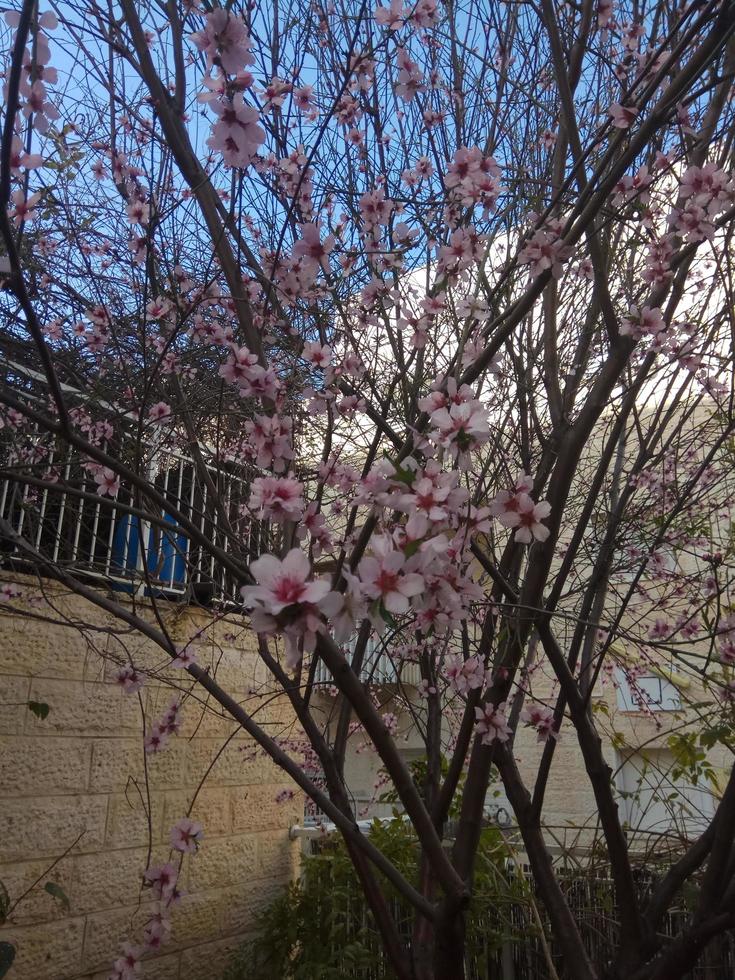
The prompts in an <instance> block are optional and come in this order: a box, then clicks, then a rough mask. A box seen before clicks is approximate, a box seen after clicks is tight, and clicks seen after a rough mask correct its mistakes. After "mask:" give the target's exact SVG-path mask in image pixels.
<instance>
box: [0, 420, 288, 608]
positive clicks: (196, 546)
mask: <svg viewBox="0 0 735 980" xmlns="http://www.w3.org/2000/svg"><path fill="white" fill-rule="evenodd" d="M40 438H41V437H39V440H40ZM126 449H127V450H128V452H129V453H130V452H132V450H131V449H130V447H125V446H121V447H120V450H119V451H120V453H121V454H124V453H125V451H126ZM137 449H138V454H139V456H140V455H141V448H140V447H137ZM20 450H21V452H20V453H19V447H18V446H13V445H10V444H9V443H5V444H2V445H0V464H1V465H0V468H1V469H2V471H3V474H4V475H3V476H2V477H0V519H2V521H3V522H6V523H5V527H6V533H5V534H3V533H2V531H1V530H0V548H2V559H3V564H5V565H6V566H7V565H8V564H9V563H13V565H17V564H19V563H21V564H22V563H30V564H33V563H34V561H33V556H32V554H31V553H30V552H29V551H28V550H27V549H25V548H24V547H23V546H22V545H21V544H19V543H18V542H17V541H15V540H14V538H13V536H12V535H13V534H16V535H18V536H19V537H21V538H23V539H24V540H25V542H27V544H28V545H30V547H31V548H32V549H33V550H34V551H35V552H37V553H38V554H39V555H40V556H41V557H42V558H43V559H44V560H45V561H48V562H50V563H51V564H52V565H58V566H62V567H64V568H69V569H73V570H74V572H75V573H76V574H79V573H82V574H84V575H86V576H91V577H93V578H97V579H103V580H105V581H106V582H107V583H109V585H110V587H111V588H114V589H118V590H122V591H127V592H133V591H136V592H139V594H151V593H156V594H159V593H163V594H171V595H183V594H185V593H187V592H189V593H191V592H192V591H193V592H194V594H195V595H198V596H201V597H204V598H206V599H208V600H209V599H220V600H223V599H224V600H226V599H234V598H236V597H237V593H238V589H239V587H240V585H241V584H242V583H241V582H239V581H236V580H235V577H234V576H233V575H232V574H231V573H230V572H229V571H228V570H227V569H226V568H225V567H224V565H223V564H222V563H221V562H220V561H218V560H217V559H216V557H215V555H214V554H213V553H212V551H211V550H209V549H208V548H207V547H205V546H204V545H202V544H200V543H198V542H197V541H196V536H195V534H193V533H192V531H191V528H187V527H185V526H182V523H181V522H182V521H183V522H190V523H191V525H193V527H194V528H195V529H196V531H198V532H199V533H200V534H201V535H202V536H203V537H204V538H205V539H206V540H207V541H209V542H211V543H212V544H213V545H215V546H216V548H218V549H220V550H221V551H222V552H224V553H225V554H237V555H239V556H246V557H247V558H248V560H252V559H254V558H256V557H257V556H258V555H259V554H262V553H263V552H264V551H268V550H271V548H272V547H273V546H274V541H273V537H274V535H273V530H272V529H271V527H270V526H269V525H268V524H267V523H266V522H263V521H258V520H254V519H251V517H250V515H249V512H248V510H247V507H246V504H247V501H248V498H249V496H250V484H251V482H252V478H253V476H254V475H256V474H255V471H252V472H251V471H250V470H248V469H247V468H245V467H237V468H236V467H230V468H225V467H224V466H214V465H206V471H207V474H208V476H209V480H206V479H204V477H203V473H202V470H201V467H197V466H196V465H195V463H194V461H193V460H192V459H190V458H189V457H187V456H186V455H184V454H183V453H181V452H178V451H174V450H170V449H157V448H156V447H155V446H144V447H142V454H143V455H144V458H143V459H142V460H141V459H140V458H139V459H137V460H136V461H135V463H134V467H135V468H136V469H137V471H138V472H142V473H144V474H145V478H146V480H147V481H149V483H150V485H151V486H152V487H153V488H154V489H155V491H157V493H158V495H159V497H160V498H161V499H162V500H163V501H165V502H166V505H167V506H166V507H164V506H163V505H162V504H161V503H160V501H159V502H155V501H153V500H152V498H151V497H150V496H148V495H146V494H145V492H143V493H141V492H139V491H138V490H136V488H135V487H134V486H132V485H130V484H128V483H126V482H125V481H124V480H121V482H120V486H119V489H117V492H116V493H115V494H114V496H109V495H104V494H101V493H100V492H99V489H100V488H99V486H98V484H97V482H96V481H95V479H94V478H93V476H92V475H91V474H90V472H89V471H88V469H86V468H85V466H84V465H83V461H82V459H81V458H80V457H79V454H78V453H76V452H75V451H74V450H71V449H69V448H68V447H64V448H63V449H56V448H50V449H49V448H48V447H46V449H45V450H44V452H43V465H38V464H34V463H33V459H34V446H33V437H30V438H27V439H26V441H25V444H24V445H23V446H22V447H20ZM36 455H39V454H38V453H36ZM123 458H124V456H123ZM168 507H170V508H171V509H172V510H174V511H176V512H178V515H180V516H178V517H177V516H173V515H172V514H171V513H169V511H168V509H167V508H168ZM132 511H134V512H135V513H132ZM0 527H2V525H0ZM8 528H9V529H10V531H11V532H12V533H10V534H8V533H7V529H8ZM36 564H37V562H36Z"/></svg>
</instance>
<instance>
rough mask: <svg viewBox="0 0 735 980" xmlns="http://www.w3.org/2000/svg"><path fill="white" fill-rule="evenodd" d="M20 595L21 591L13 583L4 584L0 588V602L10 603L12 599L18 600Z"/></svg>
mask: <svg viewBox="0 0 735 980" xmlns="http://www.w3.org/2000/svg"><path fill="white" fill-rule="evenodd" d="M21 595H22V592H21V590H20V589H19V588H18V586H17V585H15V584H13V582H5V583H3V585H2V586H0V601H2V602H10V601H11V600H13V599H18V598H19V597H20V596H21Z"/></svg>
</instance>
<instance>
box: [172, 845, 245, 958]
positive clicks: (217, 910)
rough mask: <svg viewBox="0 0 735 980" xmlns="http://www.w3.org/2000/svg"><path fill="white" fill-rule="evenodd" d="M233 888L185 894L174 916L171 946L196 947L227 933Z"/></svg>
mask: <svg viewBox="0 0 735 980" xmlns="http://www.w3.org/2000/svg"><path fill="white" fill-rule="evenodd" d="M197 856H198V855H197ZM230 891H231V889H229V888H215V889H214V890H212V891H209V892H196V893H193V894H192V893H188V894H186V895H184V897H183V898H182V899H181V901H180V902H179V903H178V905H177V906H176V908H175V909H174V911H173V913H172V915H171V944H172V946H173V947H179V948H180V947H186V946H193V945H196V944H198V943H206V942H211V941H212V940H213V939H218V938H220V937H222V936H223V935H225V932H224V931H223V928H222V926H223V923H224V922H226V921H227V916H228V908H229V904H230V902H231V896H230Z"/></svg>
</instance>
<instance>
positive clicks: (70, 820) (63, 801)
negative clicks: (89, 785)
mask: <svg viewBox="0 0 735 980" xmlns="http://www.w3.org/2000/svg"><path fill="white" fill-rule="evenodd" d="M12 789H13V787H9V786H6V787H5V793H6V798H5V799H3V801H2V805H1V806H0V855H1V856H2V860H3V861H22V860H25V859H27V858H32V857H37V856H38V857H53V856H54V855H58V854H59V853H63V852H64V851H65V850H66V848H67V847H71V845H72V844H73V843H74V841H76V840H77V838H79V841H78V843H77V844H76V847H75V849H74V851H75V853H79V852H81V851H95V852H98V851H100V850H101V849H102V848H103V847H104V840H105V822H106V820H107V806H108V800H107V797H106V796H52V795H42V796H38V797H34V798H23V799H15V800H13V799H9V798H7V797H8V796H9V794H10V792H12ZM80 835H81V836H80Z"/></svg>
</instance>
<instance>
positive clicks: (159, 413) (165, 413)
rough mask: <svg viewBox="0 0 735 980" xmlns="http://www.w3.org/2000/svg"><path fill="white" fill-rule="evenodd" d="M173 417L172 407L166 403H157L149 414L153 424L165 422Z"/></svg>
mask: <svg viewBox="0 0 735 980" xmlns="http://www.w3.org/2000/svg"><path fill="white" fill-rule="evenodd" d="M170 415H171V406H170V405H167V404H166V402H157V403H156V404H155V405H152V406H151V409H150V411H149V412H148V418H149V419H150V421H151V422H163V421H164V420H165V419H167V418H169V417H170Z"/></svg>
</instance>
